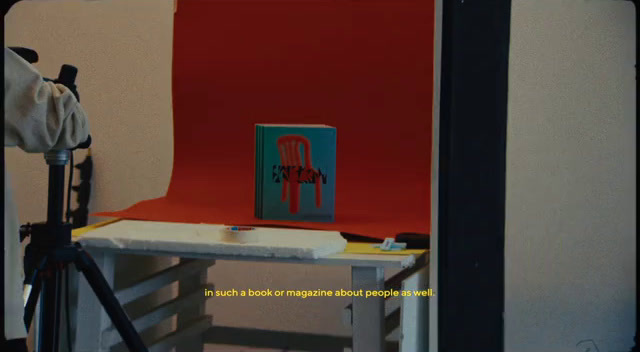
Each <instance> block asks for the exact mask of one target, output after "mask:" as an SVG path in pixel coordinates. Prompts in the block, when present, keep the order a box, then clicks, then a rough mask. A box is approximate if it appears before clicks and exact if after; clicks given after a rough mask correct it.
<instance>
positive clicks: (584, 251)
mask: <svg viewBox="0 0 640 352" xmlns="http://www.w3.org/2000/svg"><path fill="white" fill-rule="evenodd" d="M512 6H513V7H512V24H511V55H510V63H509V107H508V130H507V194H506V195H507V204H506V206H507V214H506V235H505V237H506V238H505V240H506V244H505V246H506V248H505V256H506V257H505V260H506V264H505V267H506V268H505V270H506V272H505V276H506V278H505V279H506V282H505V300H506V301H505V351H507V352H529V351H531V352H534V351H535V352H539V351H545V352H555V351H559V352H560V351H579V352H585V351H587V348H591V349H590V351H592V352H593V351H596V348H595V347H594V345H593V344H592V343H595V346H597V350H599V351H601V352H617V351H629V350H630V347H631V346H632V345H633V334H634V327H635V323H634V317H635V313H634V312H635V298H634V292H635V280H634V278H635V254H634V252H635V226H636V218H635V214H636V208H635V199H636V198H635V192H636V188H635V167H636V165H635V152H634V150H635V138H636V136H635V72H634V64H635V20H634V8H633V5H632V4H631V3H630V2H628V1H584V0H538V1H529V0H513V1H512ZM583 340H593V341H592V342H589V341H586V342H583V343H582V344H580V345H579V346H577V345H578V343H579V342H580V341H583Z"/></svg>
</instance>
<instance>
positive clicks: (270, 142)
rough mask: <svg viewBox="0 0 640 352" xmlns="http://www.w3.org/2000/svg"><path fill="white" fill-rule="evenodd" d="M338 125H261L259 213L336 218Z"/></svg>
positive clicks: (257, 160) (292, 217) (299, 218)
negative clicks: (336, 126)
mask: <svg viewBox="0 0 640 352" xmlns="http://www.w3.org/2000/svg"><path fill="white" fill-rule="evenodd" d="M336 139H337V131H336V128H335V127H331V126H327V125H312V124H299V125H295V124H288V125H287V124H256V130H255V142H256V145H255V147H256V154H255V216H256V217H257V218H259V219H264V220H288V221H310V222H333V221H334V218H335V214H334V213H335V210H334V208H335V185H336V180H335V176H336Z"/></svg>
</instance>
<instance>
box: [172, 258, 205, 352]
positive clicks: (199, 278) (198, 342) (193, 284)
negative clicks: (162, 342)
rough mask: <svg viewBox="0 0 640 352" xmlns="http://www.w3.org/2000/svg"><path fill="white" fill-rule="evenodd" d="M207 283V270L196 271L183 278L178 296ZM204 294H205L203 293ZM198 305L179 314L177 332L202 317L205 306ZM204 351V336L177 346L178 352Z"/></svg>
mask: <svg viewBox="0 0 640 352" xmlns="http://www.w3.org/2000/svg"><path fill="white" fill-rule="evenodd" d="M191 260H197V259H185V258H180V262H181V263H182V262H185V261H191ZM206 283H207V269H204V270H199V271H196V272H195V273H194V274H193V275H188V276H185V277H184V278H181V279H180V280H179V283H178V294H179V295H186V294H189V293H191V292H193V291H195V290H199V289H200V288H201V287H202V286H203V285H204V284H206ZM203 294H204V292H203ZM205 303H206V301H204V302H203V303H202V304H196V305H193V306H190V307H188V308H186V309H183V310H182V311H181V312H180V313H178V322H177V323H178V324H177V325H178V326H177V330H180V329H181V328H183V327H186V326H188V325H189V323H190V322H192V321H193V320H194V319H197V318H199V317H202V316H203V315H204V313H205V305H206V304H205ZM203 349H204V339H203V336H202V335H195V336H192V337H189V339H188V341H186V342H181V343H180V344H179V345H178V346H176V352H202V351H203Z"/></svg>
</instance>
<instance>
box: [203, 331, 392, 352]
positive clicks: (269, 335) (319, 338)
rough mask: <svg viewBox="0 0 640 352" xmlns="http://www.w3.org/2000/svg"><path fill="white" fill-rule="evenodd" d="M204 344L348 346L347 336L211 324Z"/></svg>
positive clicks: (324, 348) (389, 346) (331, 348)
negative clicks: (212, 325)
mask: <svg viewBox="0 0 640 352" xmlns="http://www.w3.org/2000/svg"><path fill="white" fill-rule="evenodd" d="M204 337H205V342H206V343H207V344H220V345H231V346H247V347H253V348H265V349H276V350H283V349H285V348H286V349H287V350H289V351H336V352H338V351H339V352H342V351H343V350H344V348H351V346H352V342H351V337H350V336H332V335H319V334H307V333H299V332H285V331H272V330H260V329H246V328H236V327H226V326H214V327H212V328H210V329H209V330H207V332H206V333H205V335H204ZM385 347H386V349H385V351H386V352H393V351H397V350H398V343H397V342H387V343H386V346H385Z"/></svg>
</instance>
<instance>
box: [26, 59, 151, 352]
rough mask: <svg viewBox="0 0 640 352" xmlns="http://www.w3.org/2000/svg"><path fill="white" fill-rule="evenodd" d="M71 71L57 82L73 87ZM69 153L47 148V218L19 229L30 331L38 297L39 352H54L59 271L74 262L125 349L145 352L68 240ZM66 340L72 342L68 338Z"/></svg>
mask: <svg viewBox="0 0 640 352" xmlns="http://www.w3.org/2000/svg"><path fill="white" fill-rule="evenodd" d="M65 67H66V71H65ZM71 69H72V70H71ZM70 70H71V71H73V72H71V74H69V71H70ZM74 70H75V68H74V67H72V66H68V65H65V66H63V68H62V70H61V71H60V76H59V78H58V80H57V82H60V83H63V84H65V85H67V86H68V87H70V88H71V89H72V90H75V85H74V84H73V80H74V79H75V73H76V72H77V71H74ZM69 77H71V79H69ZM65 81H66V82H65ZM83 144H85V145H82V146H79V147H83V148H87V147H88V144H90V139H89V140H88V143H83ZM69 155H70V151H68V150H55V151H49V152H47V153H45V160H46V163H47V165H49V198H48V208H47V221H46V222H45V223H37V224H32V225H26V226H23V227H22V228H21V231H20V232H21V234H20V235H21V237H26V236H31V242H30V243H29V244H28V245H27V247H26V249H25V259H24V266H25V297H28V298H26V299H25V300H26V302H25V313H24V323H25V325H26V327H27V330H28V329H29V327H30V326H31V321H32V319H33V315H34V312H35V309H36V304H37V301H38V299H40V305H41V308H40V326H41V328H40V331H39V343H38V346H37V351H38V352H58V346H59V334H60V330H59V326H60V300H61V289H62V285H61V284H62V274H63V272H64V270H66V269H67V266H68V265H69V264H71V263H73V264H75V266H76V269H77V270H78V271H79V272H81V273H82V274H83V275H84V277H85V279H86V280H87V282H88V283H89V285H90V286H91V288H92V289H93V292H94V293H95V295H96V296H97V298H98V299H99V301H100V303H101V304H102V306H103V308H104V310H105V311H106V312H107V314H108V315H109V317H110V318H111V321H112V322H113V324H114V326H115V328H116V329H117V330H118V332H119V333H120V336H122V340H123V341H124V342H125V344H126V346H127V347H128V348H129V350H130V351H135V352H146V351H147V348H146V347H145V346H144V344H143V342H142V339H141V338H140V336H139V335H138V333H137V332H136V330H135V328H134V326H133V324H132V323H131V321H130V320H129V317H128V316H127V314H126V313H125V311H124V310H123V309H122V307H121V306H120V303H119V302H118V300H117V299H116V297H115V296H114V294H113V291H112V290H111V288H110V287H109V284H108V283H107V281H106V280H105V278H104V277H103V276H102V273H101V272H100V269H99V268H98V266H97V265H96V263H95V262H94V260H93V259H92V258H91V256H90V255H89V254H88V253H87V252H86V251H85V250H84V249H83V248H82V246H81V245H80V243H73V242H71V228H72V226H71V224H70V223H68V222H63V220H62V219H63V218H62V216H63V204H64V190H65V185H64V175H65V165H66V164H67V163H68V161H69ZM67 319H68V317H67ZM69 343H70V344H71V341H69Z"/></svg>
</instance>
